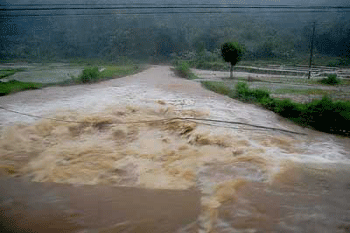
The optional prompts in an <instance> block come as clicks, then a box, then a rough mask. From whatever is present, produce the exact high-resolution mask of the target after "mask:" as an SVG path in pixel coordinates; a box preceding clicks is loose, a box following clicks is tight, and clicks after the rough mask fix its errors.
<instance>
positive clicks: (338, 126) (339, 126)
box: [202, 81, 350, 136]
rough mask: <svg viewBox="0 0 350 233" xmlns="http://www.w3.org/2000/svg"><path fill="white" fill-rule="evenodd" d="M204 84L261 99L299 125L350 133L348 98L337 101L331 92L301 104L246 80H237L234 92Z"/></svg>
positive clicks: (217, 87) (218, 87)
mask: <svg viewBox="0 0 350 233" xmlns="http://www.w3.org/2000/svg"><path fill="white" fill-rule="evenodd" d="M202 84H203V85H204V86H205V87H206V88H208V89H209V90H212V91H215V92H217V93H220V94H224V95H228V96H230V97H231V98H238V99H240V100H243V101H251V102H256V103H259V104H260V105H261V106H263V107H265V108H266V109H269V110H271V111H274V112H276V113H278V114H279V115H281V116H283V117H287V118H289V119H290V120H292V121H294V122H296V123H298V124H300V125H303V126H312V127H313V128H315V129H317V130H320V131H323V132H328V133H336V134H340V135H346V136H350V102H349V101H335V102H334V101H332V100H331V99H330V98H329V97H328V96H324V97H323V98H322V99H321V100H314V101H312V102H311V103H308V104H301V103H296V102H293V101H291V100H290V99H286V100H279V99H274V98H271V97H270V96H269V92H268V91H265V90H259V89H256V90H253V89H250V88H249V86H248V85H247V84H246V83H243V82H239V83H237V85H236V87H235V91H234V92H233V91H231V90H230V89H229V88H228V87H227V86H226V85H225V84H224V83H220V82H210V81H206V82H202Z"/></svg>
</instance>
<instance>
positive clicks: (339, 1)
mask: <svg viewBox="0 0 350 233" xmlns="http://www.w3.org/2000/svg"><path fill="white" fill-rule="evenodd" d="M87 2H91V3H113V4H118V3H130V4H133V3H158V4H159V3H167V4H169V3H171V4H188V3H196V4H197V3H198V4H200V3H214V4H244V5H252V4H254V5H255V4H261V5H311V6H313V5H331V6H350V0H177V1H176V0H175V1H174V0H147V1H144V0H0V3H1V4H40V3H45V4H50V3H52V4H57V3H66V4H69V3H87Z"/></svg>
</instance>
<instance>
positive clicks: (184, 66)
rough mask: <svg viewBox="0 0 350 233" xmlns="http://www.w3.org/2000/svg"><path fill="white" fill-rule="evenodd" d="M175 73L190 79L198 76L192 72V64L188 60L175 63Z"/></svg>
mask: <svg viewBox="0 0 350 233" xmlns="http://www.w3.org/2000/svg"><path fill="white" fill-rule="evenodd" d="M175 73H176V74H177V75H178V76H180V77H182V78H188V79H195V78H197V77H196V75H195V74H193V73H192V71H191V69H190V65H189V64H188V62H186V61H181V62H178V63H177V64H176V65H175Z"/></svg>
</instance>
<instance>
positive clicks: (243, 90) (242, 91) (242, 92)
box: [235, 82, 270, 101]
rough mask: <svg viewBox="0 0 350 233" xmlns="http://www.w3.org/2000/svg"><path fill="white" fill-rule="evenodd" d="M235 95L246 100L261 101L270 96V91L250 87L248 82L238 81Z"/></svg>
mask: <svg viewBox="0 0 350 233" xmlns="http://www.w3.org/2000/svg"><path fill="white" fill-rule="evenodd" d="M235 96H236V97H237V98H239V99H241V100H245V101H260V100H262V99H266V98H269V97H270V93H269V92H268V91H265V90H260V89H250V88H249V87H248V85H247V84H246V83H243V82H238V83H237V85H236V93H235Z"/></svg>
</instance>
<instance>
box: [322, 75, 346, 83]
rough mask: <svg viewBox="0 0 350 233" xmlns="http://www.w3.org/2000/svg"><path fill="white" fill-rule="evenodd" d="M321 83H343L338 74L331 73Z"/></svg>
mask: <svg viewBox="0 0 350 233" xmlns="http://www.w3.org/2000/svg"><path fill="white" fill-rule="evenodd" d="M320 83H322V84H326V85H337V84H340V83H341V80H340V79H339V78H337V75H336V74H330V75H328V77H327V78H324V79H321V80H320Z"/></svg>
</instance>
